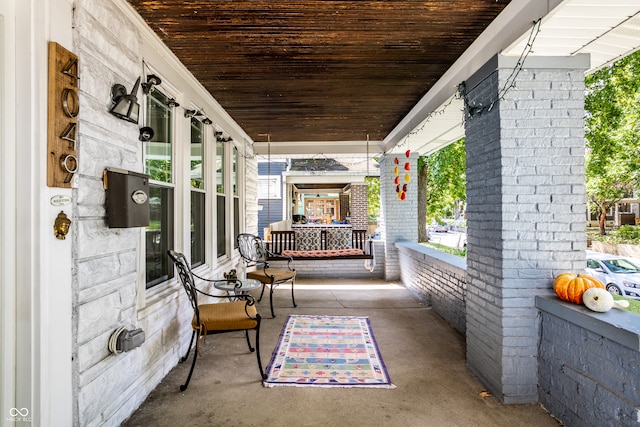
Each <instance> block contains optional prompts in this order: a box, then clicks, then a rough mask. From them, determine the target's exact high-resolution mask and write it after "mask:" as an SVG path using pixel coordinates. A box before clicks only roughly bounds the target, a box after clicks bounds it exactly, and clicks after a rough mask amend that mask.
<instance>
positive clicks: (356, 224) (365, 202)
mask: <svg viewBox="0 0 640 427" xmlns="http://www.w3.org/2000/svg"><path fill="white" fill-rule="evenodd" d="M367 187H368V186H367V184H366V183H363V184H351V204H350V206H349V209H350V211H351V225H352V227H353V229H354V230H366V229H367V227H368V224H369V197H368V194H367Z"/></svg>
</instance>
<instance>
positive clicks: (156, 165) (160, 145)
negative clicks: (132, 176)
mask: <svg viewBox="0 0 640 427" xmlns="http://www.w3.org/2000/svg"><path fill="white" fill-rule="evenodd" d="M167 101H168V97H167V96H166V95H164V94H163V93H161V92H159V91H157V90H153V91H151V93H150V94H149V95H148V96H147V110H146V111H147V126H150V127H151V128H152V129H153V131H154V135H153V138H152V139H151V141H149V142H147V143H146V144H145V154H146V157H145V167H146V172H147V174H148V175H150V176H151V179H152V180H154V181H160V182H172V170H171V168H172V164H171V163H172V151H173V149H172V144H173V110H172V109H171V108H169V107H168V106H167Z"/></svg>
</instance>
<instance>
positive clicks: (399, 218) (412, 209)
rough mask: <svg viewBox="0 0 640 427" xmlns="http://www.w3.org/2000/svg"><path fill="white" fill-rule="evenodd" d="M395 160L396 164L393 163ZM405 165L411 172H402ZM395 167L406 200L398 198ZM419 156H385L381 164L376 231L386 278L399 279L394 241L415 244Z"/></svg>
mask: <svg viewBox="0 0 640 427" xmlns="http://www.w3.org/2000/svg"><path fill="white" fill-rule="evenodd" d="M396 158H397V159H398V164H397V165H396V164H395V162H394V160H395V159H396ZM406 162H409V164H410V170H408V171H407V170H405V168H404V165H405V163H406ZM396 166H397V167H398V172H399V177H400V179H399V181H400V187H402V186H403V185H404V184H405V183H406V184H407V195H406V198H405V200H399V199H398V193H397V192H396V184H395V182H394V180H395V177H396V175H395V173H394V169H395V167H396ZM417 168H418V155H417V154H413V153H412V154H411V157H410V158H409V159H407V158H406V156H405V153H404V152H402V153H397V154H394V153H388V154H385V155H384V156H383V157H382V158H381V161H380V218H379V223H378V228H379V229H380V237H381V238H382V240H383V241H384V251H385V260H384V261H385V267H384V271H385V279H386V280H399V279H400V260H399V257H398V249H397V248H396V247H395V242H397V241H399V240H405V241H411V242H417V241H418V215H417V213H418V175H417ZM406 174H408V175H409V179H410V181H409V182H405V180H404V177H405V175H406Z"/></svg>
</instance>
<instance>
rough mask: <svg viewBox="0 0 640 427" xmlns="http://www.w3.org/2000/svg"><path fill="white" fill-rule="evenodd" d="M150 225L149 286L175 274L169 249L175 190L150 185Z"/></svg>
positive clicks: (170, 245) (148, 251)
mask: <svg viewBox="0 0 640 427" xmlns="http://www.w3.org/2000/svg"><path fill="white" fill-rule="evenodd" d="M149 208H150V217H149V226H148V227H147V228H146V230H145V231H146V273H147V288H150V287H152V286H155V285H157V284H158V283H161V282H163V281H165V280H167V279H169V278H170V277H172V276H173V268H170V266H169V257H168V256H167V250H169V249H172V248H173V190H172V189H170V188H166V187H159V186H154V185H150V186H149Z"/></svg>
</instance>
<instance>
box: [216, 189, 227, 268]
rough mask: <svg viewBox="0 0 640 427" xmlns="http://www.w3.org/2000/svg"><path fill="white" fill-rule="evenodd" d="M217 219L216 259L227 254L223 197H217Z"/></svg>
mask: <svg viewBox="0 0 640 427" xmlns="http://www.w3.org/2000/svg"><path fill="white" fill-rule="evenodd" d="M216 198H217V201H216V204H217V215H216V216H217V218H216V224H217V226H218V233H217V234H218V236H217V239H218V251H217V252H218V257H221V256H222V255H225V254H226V253H227V232H226V227H225V224H226V212H225V201H226V197H225V196H220V195H218V196H217V197H216Z"/></svg>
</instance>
